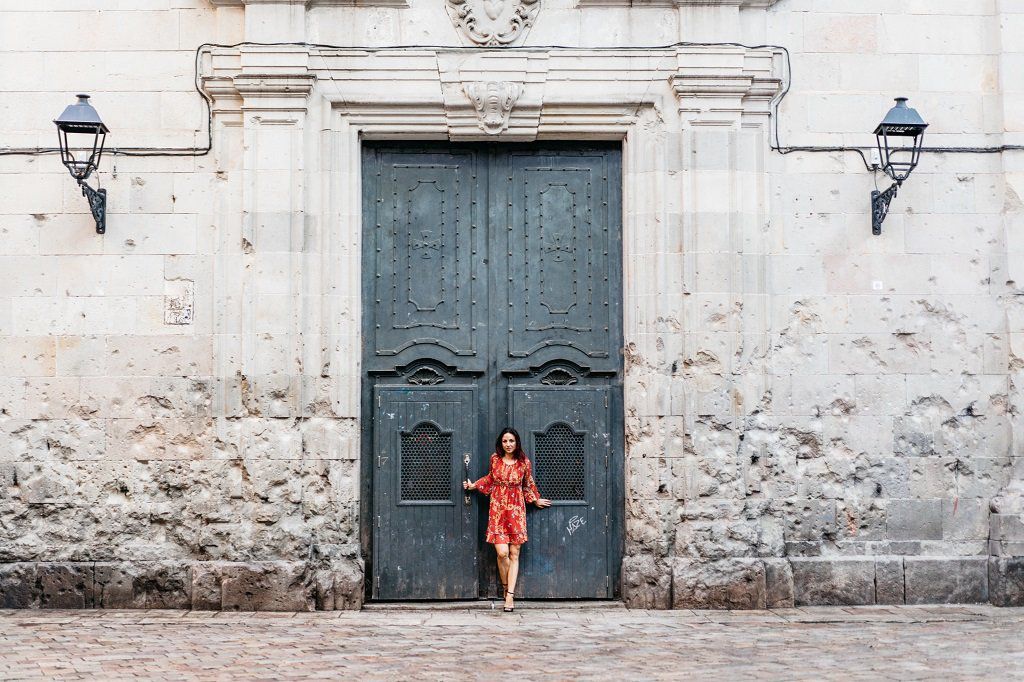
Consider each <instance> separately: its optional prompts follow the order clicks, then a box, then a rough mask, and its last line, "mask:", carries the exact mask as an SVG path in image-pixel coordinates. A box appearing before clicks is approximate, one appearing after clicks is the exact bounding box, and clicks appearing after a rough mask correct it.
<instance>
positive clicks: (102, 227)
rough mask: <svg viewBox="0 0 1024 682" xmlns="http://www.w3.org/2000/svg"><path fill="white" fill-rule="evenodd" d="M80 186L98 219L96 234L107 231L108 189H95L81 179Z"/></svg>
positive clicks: (90, 208)
mask: <svg viewBox="0 0 1024 682" xmlns="http://www.w3.org/2000/svg"><path fill="white" fill-rule="evenodd" d="M78 186H79V187H81V188H82V196H84V197H85V198H86V199H87V200H88V201H89V210H90V211H92V217H93V219H94V220H95V221H96V234H103V233H105V232H106V231H107V190H105V189H93V188H92V187H90V186H89V185H87V184H85V182H84V181H82V180H79V181H78Z"/></svg>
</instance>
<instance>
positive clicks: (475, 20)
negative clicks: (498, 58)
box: [448, 0, 540, 46]
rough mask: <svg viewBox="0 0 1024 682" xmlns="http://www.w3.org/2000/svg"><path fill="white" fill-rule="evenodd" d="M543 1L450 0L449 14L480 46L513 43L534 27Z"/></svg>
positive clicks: (464, 32)
mask: <svg viewBox="0 0 1024 682" xmlns="http://www.w3.org/2000/svg"><path fill="white" fill-rule="evenodd" d="M539 11H540V0H448V16H450V17H451V18H452V21H453V22H454V23H455V26H456V27H457V28H458V29H459V30H460V31H461V32H462V34H463V35H465V36H466V37H467V38H469V39H470V40H471V41H473V42H474V43H476V44H477V45H490V46H497V45H509V44H511V43H512V42H514V41H515V40H516V38H520V37H525V36H526V34H527V33H528V32H529V30H530V27H531V26H533V21H534V19H536V18H537V12H539Z"/></svg>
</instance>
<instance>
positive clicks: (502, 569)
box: [494, 544, 512, 589]
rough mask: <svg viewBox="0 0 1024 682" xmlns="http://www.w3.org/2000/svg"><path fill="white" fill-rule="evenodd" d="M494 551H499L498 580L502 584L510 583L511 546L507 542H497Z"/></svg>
mask: <svg viewBox="0 0 1024 682" xmlns="http://www.w3.org/2000/svg"><path fill="white" fill-rule="evenodd" d="M494 551H496V552H497V553H498V580H500V581H501V584H502V585H508V563H509V559H508V557H509V547H508V545H507V544H496V545H494ZM508 589H512V588H508Z"/></svg>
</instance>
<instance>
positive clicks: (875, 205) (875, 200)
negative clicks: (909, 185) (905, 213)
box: [871, 182, 900, 236]
mask: <svg viewBox="0 0 1024 682" xmlns="http://www.w3.org/2000/svg"><path fill="white" fill-rule="evenodd" d="M899 189H900V183H898V182H896V183H893V185H892V187H890V188H889V189H887V190H885V191H884V192H879V191H878V190H877V189H876V190H873V191H872V192H871V234H873V235H876V236H877V235H880V234H882V223H883V222H884V221H885V216H886V215H888V214H889V203H890V202H891V201H892V200H893V199H894V198H895V197H896V192H898V191H899Z"/></svg>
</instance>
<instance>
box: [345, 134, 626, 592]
mask: <svg viewBox="0 0 1024 682" xmlns="http://www.w3.org/2000/svg"><path fill="white" fill-rule="evenodd" d="M620 158H621V157H620V151H619V149H618V147H617V146H613V145H604V144H585V145H583V144H581V145H569V144H559V145H544V146H539V145H515V146H512V145H509V146H496V145H476V146H468V145H467V146H454V145H438V144H428V143H403V144H394V143H392V144H379V145H378V144H367V145H366V147H365V151H364V156H363V187H364V191H363V216H364V231H363V272H364V279H363V332H364V345H363V372H364V374H363V382H364V391H363V415H364V419H363V429H364V430H363V442H364V448H363V454H364V467H363V473H364V476H365V481H364V487H363V490H364V493H365V494H366V500H367V504H365V505H364V507H363V509H364V512H366V513H367V516H368V518H366V520H365V522H364V524H363V529H364V541H365V544H366V545H368V549H369V550H370V551H369V553H368V557H367V558H368V563H369V566H368V575H369V577H371V581H370V582H371V586H370V597H371V598H373V599H381V600H399V599H473V598H477V597H481V596H486V595H488V594H494V593H495V590H496V581H495V571H494V551H493V549H492V548H491V547H490V546H489V545H486V544H485V543H484V531H485V528H486V523H487V498H485V497H483V496H481V495H479V494H475V493H473V494H470V495H466V494H464V492H463V489H462V481H463V480H465V479H466V478H467V477H469V478H473V479H475V478H477V477H479V476H482V475H483V474H484V473H486V471H487V467H488V461H489V455H490V453H491V452H492V451H493V449H494V439H495V436H496V434H497V433H498V431H499V430H500V429H501V428H503V427H505V426H507V425H511V426H513V427H514V428H516V429H517V430H518V431H519V433H520V434H521V436H522V439H523V446H524V448H525V450H526V452H527V454H528V456H529V457H530V460H531V462H532V463H533V468H534V474H535V478H536V480H537V484H538V487H539V489H540V492H541V494H542V495H543V496H544V497H547V498H549V499H551V500H552V501H553V506H552V507H551V508H549V509H545V510H537V509H534V508H533V507H532V506H531V508H530V511H528V514H527V519H528V521H527V525H528V532H529V538H530V539H529V541H528V543H527V544H526V545H524V547H523V551H522V555H521V562H520V566H521V568H520V582H519V587H518V589H517V593H518V594H520V595H521V596H523V597H526V598H611V597H614V596H616V594H617V592H618V573H619V563H620V561H621V545H622V540H621V510H622V506H623V504H622V471H623V464H622V442H623V409H622V390H621V386H622V382H621V374H622V353H621V347H622V321H621V320H622V311H621V305H622V303H621V301H622V266H621V262H622V257H621V208H620V206H621V203H620V201H621V199H620V175H621V170H620Z"/></svg>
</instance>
